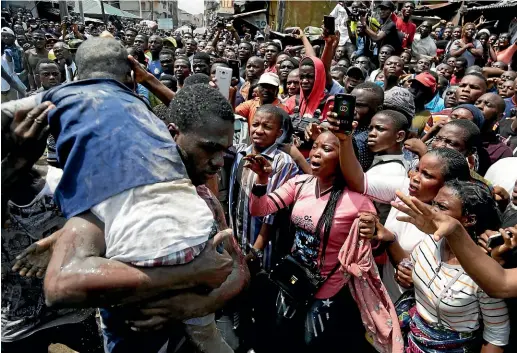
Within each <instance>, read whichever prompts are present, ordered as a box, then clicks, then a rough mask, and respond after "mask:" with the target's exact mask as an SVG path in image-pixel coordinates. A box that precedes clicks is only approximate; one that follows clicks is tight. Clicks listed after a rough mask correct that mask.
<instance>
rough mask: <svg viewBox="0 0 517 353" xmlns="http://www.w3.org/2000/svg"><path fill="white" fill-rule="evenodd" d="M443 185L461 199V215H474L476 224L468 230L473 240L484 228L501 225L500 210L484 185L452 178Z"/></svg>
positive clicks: (495, 228) (495, 227)
mask: <svg viewBox="0 0 517 353" xmlns="http://www.w3.org/2000/svg"><path fill="white" fill-rule="evenodd" d="M445 187H448V188H449V189H451V190H453V191H454V193H455V194H456V195H457V196H458V198H459V199H460V200H461V203H462V210H461V213H462V215H463V216H468V215H471V216H476V224H475V225H474V226H473V227H472V228H471V229H470V232H469V234H470V236H471V237H472V238H473V239H474V240H475V241H477V237H478V236H479V235H480V234H482V233H483V232H485V231H486V230H488V229H491V230H497V229H499V227H500V226H501V212H500V211H499V208H498V207H497V203H496V202H495V200H494V198H493V197H492V194H491V193H490V191H489V190H488V188H487V187H486V186H485V187H484V186H482V185H480V184H478V183H474V182H468V181H460V180H458V179H454V180H450V181H448V182H446V183H445Z"/></svg>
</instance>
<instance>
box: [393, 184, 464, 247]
mask: <svg viewBox="0 0 517 353" xmlns="http://www.w3.org/2000/svg"><path fill="white" fill-rule="evenodd" d="M397 196H398V197H399V198H400V200H402V202H404V204H405V205H402V204H399V203H396V202H392V203H391V205H392V206H393V207H395V208H396V209H397V210H399V211H401V212H403V213H405V214H406V216H398V217H397V220H399V221H401V222H407V223H412V224H414V225H415V226H416V227H417V228H418V229H420V230H421V231H422V232H424V233H427V234H434V239H435V240H436V241H438V240H440V239H442V238H443V237H447V236H449V235H451V234H452V233H454V232H456V231H457V230H458V229H460V228H463V225H462V224H461V223H460V222H459V221H458V220H457V219H455V218H452V217H450V216H447V215H446V214H444V213H442V212H437V211H435V210H433V209H432V207H431V206H429V205H426V204H425V203H423V202H422V201H420V200H419V199H417V198H416V197H409V196H406V195H404V194H403V193H401V192H400V191H397Z"/></svg>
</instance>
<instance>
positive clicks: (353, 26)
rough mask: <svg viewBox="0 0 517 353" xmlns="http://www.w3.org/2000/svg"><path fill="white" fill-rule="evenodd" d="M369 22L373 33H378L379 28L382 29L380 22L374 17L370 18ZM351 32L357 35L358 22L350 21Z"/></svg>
mask: <svg viewBox="0 0 517 353" xmlns="http://www.w3.org/2000/svg"><path fill="white" fill-rule="evenodd" d="M368 22H369V24H368V26H369V27H370V28H371V30H372V31H375V32H377V31H379V28H381V24H380V23H379V21H377V20H376V19H375V18H373V17H370V18H369V20H368ZM350 30H351V31H352V32H353V33H354V35H357V21H350Z"/></svg>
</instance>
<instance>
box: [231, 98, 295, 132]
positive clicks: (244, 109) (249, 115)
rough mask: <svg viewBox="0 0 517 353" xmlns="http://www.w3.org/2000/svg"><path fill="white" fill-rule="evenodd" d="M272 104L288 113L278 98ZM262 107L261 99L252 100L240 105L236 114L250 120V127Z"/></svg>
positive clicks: (236, 109)
mask: <svg viewBox="0 0 517 353" xmlns="http://www.w3.org/2000/svg"><path fill="white" fill-rule="evenodd" d="M271 104H273V105H274V106H276V107H279V108H282V109H283V110H285V111H286V112H287V108H286V106H285V105H283V104H282V103H281V102H280V100H279V99H278V98H277V99H275V100H274V101H273V103H271ZM261 105H262V104H261V103H260V98H255V99H250V100H248V101H246V102H244V103H241V104H239V105H238V106H237V107H236V108H235V114H239V115H242V116H243V117H245V118H246V119H247V120H248V125H249V126H251V122H252V121H253V117H254V116H255V113H256V112H257V109H258V107H260V106H261Z"/></svg>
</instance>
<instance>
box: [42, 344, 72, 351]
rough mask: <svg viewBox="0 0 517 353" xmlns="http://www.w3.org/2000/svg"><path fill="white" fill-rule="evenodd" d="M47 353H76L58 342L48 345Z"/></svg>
mask: <svg viewBox="0 0 517 353" xmlns="http://www.w3.org/2000/svg"><path fill="white" fill-rule="evenodd" d="M48 352H49V353H77V352H76V351H74V350H73V349H70V348H68V347H67V346H65V345H62V344H60V343H58V344H52V345H50V346H49V347H48Z"/></svg>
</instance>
